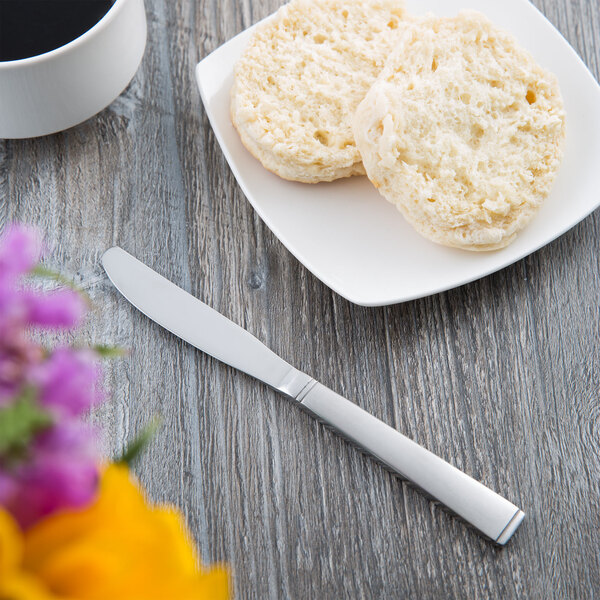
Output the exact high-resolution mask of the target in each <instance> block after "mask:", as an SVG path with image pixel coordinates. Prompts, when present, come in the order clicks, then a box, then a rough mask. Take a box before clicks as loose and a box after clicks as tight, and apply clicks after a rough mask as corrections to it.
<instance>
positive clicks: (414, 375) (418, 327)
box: [0, 0, 600, 599]
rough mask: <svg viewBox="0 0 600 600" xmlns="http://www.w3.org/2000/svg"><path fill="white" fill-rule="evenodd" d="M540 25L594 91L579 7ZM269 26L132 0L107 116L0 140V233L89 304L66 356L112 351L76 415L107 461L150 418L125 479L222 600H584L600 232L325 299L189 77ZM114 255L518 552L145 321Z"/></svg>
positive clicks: (549, 3)
mask: <svg viewBox="0 0 600 600" xmlns="http://www.w3.org/2000/svg"><path fill="white" fill-rule="evenodd" d="M536 4H537V5H538V6H539V7H540V8H541V9H542V10H543V11H544V13H545V14H546V15H547V16H548V18H549V19H550V20H551V21H552V22H553V23H554V24H555V25H556V26H557V27H558V29H559V30H560V31H561V32H562V33H563V34H564V35H565V37H566V38H567V39H568V40H569V42H570V43H571V44H572V45H573V46H574V47H575V49H576V50H577V51H578V52H579V54H580V55H581V56H582V57H583V59H584V61H585V62H586V63H587V65H588V66H589V67H590V69H591V70H592V72H593V73H594V75H595V76H596V77H598V76H599V75H600V41H599V36H600V5H599V3H598V0H537V1H536ZM277 6H278V1H277V0H262V1H260V2H251V0H220V1H218V2H217V1H215V0H212V1H207V0H200V1H198V2H189V1H188V0H169V1H168V2H167V1H166V0H147V11H148V17H149V45H148V48H147V51H146V55H145V58H144V61H143V65H142V68H141V70H140V71H139V73H138V74H137V76H136V78H135V79H134V81H133V83H132V84H131V85H130V87H129V88H128V89H127V91H126V92H125V93H124V94H123V96H121V98H119V99H118V100H117V101H116V102H115V103H114V104H112V106H110V107H109V108H108V109H106V110H105V111H104V112H103V113H102V114H100V115H99V116H98V117H97V118H94V119H91V120H90V121H88V122H87V123H85V124H83V125H81V126H79V127H76V128H74V129H72V130H70V131H67V132H65V133H61V134H58V135H54V136H50V137H46V138H42V139H35V140H26V141H5V142H0V226H1V225H4V224H6V223H7V222H9V221H12V220H19V221H28V222H32V223H36V224H38V225H40V226H41V227H42V228H43V229H44V230H45V231H46V232H47V235H48V238H49V239H50V240H51V241H52V242H53V243H54V252H53V254H52V255H51V258H50V259H49V264H50V265H52V266H54V267H59V268H61V269H62V270H64V271H66V272H67V273H70V274H72V275H74V277H75V278H76V279H77V280H78V281H79V282H80V283H81V284H82V285H83V287H85V288H86V289H87V290H88V292H89V293H90V295H91V296H92V298H93V300H94V301H95V308H94V310H93V312H92V314H91V315H90V318H89V320H88V323H87V325H86V327H85V329H84V331H82V332H81V334H80V339H81V340H82V341H85V342H88V341H90V340H91V341H93V342H98V343H99V342H107V343H117V344H121V345H123V346H126V347H129V348H131V354H130V356H129V358H128V359H127V360H119V361H116V362H114V363H111V364H109V365H107V385H108V386H110V388H111V389H112V396H113V399H112V401H111V402H109V403H108V404H107V405H106V406H104V407H103V408H101V409H100V410H99V411H98V412H97V413H96V415H95V417H94V418H95V420H97V421H98V422H100V423H101V424H102V425H103V426H104V427H105V428H107V434H106V436H105V440H104V446H105V449H106V451H107V452H111V453H114V452H117V451H118V450H119V449H120V448H121V447H122V445H123V444H124V442H125V440H127V439H130V438H131V437H132V436H133V435H134V434H135V433H136V431H138V430H140V429H141V428H142V427H143V426H144V425H145V424H146V423H147V422H148V421H149V420H150V419H151V417H152V416H153V415H160V416H161V417H162V419H163V427H162V429H161V430H160V432H159V433H158V435H157V436H156V439H155V442H154V443H153V445H152V446H151V447H150V449H149V450H148V451H147V453H146V454H145V455H144V457H143V458H142V459H141V460H140V462H139V463H138V465H137V471H138V473H139V475H140V477H141V479H142V481H143V482H144V484H145V485H146V486H147V487H148V490H149V492H150V493H151V495H152V497H153V498H155V499H157V500H164V501H170V502H174V503H176V504H178V505H179V506H180V507H181V508H182V509H183V510H184V512H185V514H186V516H187V518H188V521H189V524H190V527H191V530H192V532H193V534H194V536H195V538H196V540H197V543H198V546H199V549H200V551H201V554H202V557H203V559H204V561H205V562H207V563H213V562H215V561H226V562H228V563H229V564H230V565H231V569H232V570H233V573H234V586H235V593H236V597H238V598H300V599H313V598H346V597H347V598H386V599H387V598H404V597H410V598H503V599H504V598H550V597H556V598H559V597H560V598H572V599H575V598H593V597H600V552H599V548H600V445H599V437H600V399H599V391H600V341H599V333H600V331H599V326H600V310H599V298H598V290H599V284H600V282H599V277H600V261H599V259H598V253H599V251H600V241H599V239H600V215H599V214H598V213H596V214H594V215H592V216H591V217H589V218H588V219H586V220H585V221H584V222H583V223H581V224H580V225H579V226H577V227H575V228H574V229H573V230H571V231H570V232H569V233H567V234H566V235H564V236H563V237H561V238H560V239H559V240H557V241H555V242H553V243H552V244H550V245H549V246H548V247H546V248H544V249H543V250H540V251H539V252H537V253H536V254H534V255H533V256H530V257H529V258H527V259H525V260H522V261H521V262H519V263H517V264H515V265H514V266H512V267H509V268H507V269H504V270H503V271H501V272H499V273H497V274H495V275H492V276H490V277H486V278H485V279H483V280H481V281H478V282H475V283H472V284H470V285H467V286H464V287H462V288H460V289H457V290H453V291H450V292H447V293H444V294H440V295H437V296H433V297H431V298H426V299H423V300H419V301H415V302H409V303H406V304H403V305H397V306H391V307H387V308H381V309H370V308H361V307H358V306H354V305H352V304H350V303H349V302H347V301H345V300H343V299H342V298H340V297H339V296H337V295H336V294H334V293H333V292H331V291H330V290H329V289H328V288H327V287H325V286H324V285H323V284H322V283H321V282H319V281H318V280H317V279H316V278H315V277H313V276H312V275H311V274H310V273H309V272H308V271H307V270H306V269H305V268H303V267H302V266H301V265H300V264H299V263H298V261H297V260H296V259H294V258H293V257H292V256H291V254H290V253H289V252H288V251H287V250H286V249H285V248H284V247H283V246H282V244H281V243H280V242H279V241H278V240H277V239H276V238H275V236H274V235H273V234H272V233H271V232H270V231H269V230H268V229H267V227H266V226H265V225H264V224H263V223H262V222H261V220H260V219H259V217H258V216H257V215H256V213H255V212H254V211H253V209H252V208H251V206H250V204H249V203H248V202H247V201H246V200H245V198H244V196H243V195H242V193H241V191H240V189H239V188H238V186H237V184H236V182H235V180H234V178H233V176H232V174H231V172H230V170H229V168H228V166H227V164H226V163H225V160H224V158H223V155H222V153H221V151H220V149H219V147H218V145H217V142H216V140H215V137H214V135H213V133H212V131H211V128H210V126H209V124H208V121H207V118H206V116H205V114H204V111H203V108H202V106H201V102H200V98H199V94H198V92H197V89H196V86H195V83H194V79H193V68H194V65H195V63H196V62H197V61H198V59H200V58H202V57H203V56H205V55H206V54H207V53H209V52H210V51H212V50H213V49H215V48H216V47H217V46H219V45H220V44H221V43H223V42H224V41H226V40H227V39H229V38H230V37H232V36H233V35H234V34H236V33H238V32H239V31H241V30H242V29H244V28H245V27H247V26H248V25H250V24H252V23H254V22H255V21H257V20H259V19H260V18H262V17H264V16H265V15H267V14H269V13H270V12H272V11H273V10H275V9H276V8H277ZM599 168H600V165H599ZM599 193H600V192H599ZM114 244H119V245H121V246H122V247H124V248H125V249H127V250H129V251H131V252H132V253H133V254H135V255H136V256H138V257H139V258H141V259H143V260H144V261H146V262H147V263H148V264H150V265H151V266H152V267H154V268H155V269H156V270H158V271H159V272H160V273H162V274H164V275H166V276H168V277H169V278H171V279H172V280H173V281H175V282H177V283H178V284H180V285H181V286H183V287H184V288H186V289H188V290H189V291H191V292H192V293H193V294H195V295H196V296H198V297H199V298H201V299H202V300H204V301H206V302H208V303H209V304H210V305H212V306H213V307H214V308H216V309H217V310H219V311H221V312H223V313H224V314H225V315H227V316H228V317H230V318H231V319H233V320H234V321H236V322H237V323H239V324H240V325H242V326H243V327H245V328H247V329H248V330H250V331H251V332H252V333H254V334H255V335H256V336H258V337H259V338H260V339H261V340H263V341H264V342H266V343H267V344H268V345H269V346H270V347H271V348H273V350H275V351H276V352H277V353H279V354H280V355H281V356H283V357H284V358H286V359H287V360H289V361H290V362H293V363H294V364H295V365H296V366H298V367H299V368H302V369H304V370H306V371H307V372H309V373H311V374H312V375H314V376H315V377H316V378H318V379H319V380H321V381H322V382H323V383H325V384H327V385H329V386H330V387H332V388H334V389H335V390H337V391H339V392H340V393H342V394H345V395H347V396H348V397H350V398H352V399H354V400H356V402H357V403H358V404H360V405H361V406H362V407H364V408H365V409H367V410H369V411H371V412H372V413H373V414H375V415H376V416H378V417H380V418H382V419H384V420H385V421H387V422H388V423H390V424H391V425H393V426H394V427H396V428H397V429H399V430H400V431H402V432H404V433H405V434H407V435H408V436H410V437H412V438H413V439H415V440H416V441H418V442H419V443H421V444H423V445H425V446H426V447H428V448H429V449H431V450H432V451H434V452H436V453H438V454H439V455H441V456H442V457H444V458H446V459H447V460H449V461H450V462H452V463H453V464H455V465H456V466H457V467H459V468H461V469H463V470H465V471H466V472H467V473H469V474H471V475H473V476H474V477H476V478H478V479H480V480H481V481H482V482H484V483H485V484H486V485H488V486H490V487H492V488H493V489H495V490H497V491H498V492H500V493H502V494H503V495H504V496H506V497H507V498H509V499H511V500H512V501H514V502H515V503H516V504H518V505H519V506H521V507H522V508H523V509H524V510H525V511H526V513H527V517H526V520H525V521H524V523H523V525H522V526H521V528H520V530H519V531H518V532H517V534H516V535H515V537H514V538H513V539H512V540H511V542H510V543H509V545H508V546H507V547H506V548H505V549H503V550H502V549H497V548H495V547H494V546H492V545H491V544H490V543H488V542H486V541H484V540H483V539H481V538H480V537H479V536H478V535H476V534H475V533H474V532H473V531H471V530H469V529H467V528H466V527H465V526H464V525H462V524H461V523H459V522H458V521H457V520H455V519H453V518H451V517H449V516H448V515H447V514H446V513H445V512H444V511H442V510H441V509H440V508H439V507H436V506H434V505H433V504H431V503H429V501H428V500H426V499H425V498H424V497H423V496H422V495H420V494H419V493H418V492H416V491H414V490H413V489H412V488H409V487H408V486H407V485H406V484H405V483H403V482H401V481H400V480H399V479H397V478H395V477H393V476H392V475H390V474H389V473H387V472H386V471H384V470H383V469H382V468H381V467H379V466H378V465H377V464H375V463H374V462H372V461H370V460H368V459H367V458H365V457H364V456H363V455H361V454H360V453H358V452H357V451H356V450H354V449H353V448H351V447H350V446H349V445H347V444H346V443H345V442H343V441H341V440H340V439H338V438H337V437H336V436H335V435H333V434H332V433H330V432H329V431H327V430H325V429H324V428H323V427H322V426H321V425H319V424H317V423H316V422H315V421H313V420H311V419H310V418H309V417H308V416H307V415H305V414H304V413H302V412H300V411H298V410H297V409H296V408H295V407H294V406H292V405H291V404H289V403H287V402H286V401H285V400H283V399H281V398H280V397H278V396H277V395H276V394H275V393H274V392H272V391H271V390H269V389H267V388H266V387H265V386H263V385H261V384H258V383H257V382H256V381H254V380H251V379H250V378H248V377H246V376H244V375H241V374H239V373H236V372H234V371H233V370H232V369H230V368H227V367H225V366H223V365H221V364H218V363H217V362H216V361H214V360H212V359H210V358H208V357H207V356H205V355H203V354H201V353H200V352H197V351H196V350H194V349H193V348H191V347H189V346H187V345H186V344H185V343H183V342H182V341H180V340H178V339H176V338H174V337H173V336H172V335H170V334H168V333H166V332H165V331H162V330H161V329H160V328H158V327H157V326H156V325H154V324H153V323H152V322H150V321H149V320H148V319H146V318H144V317H143V316H142V315H141V314H139V313H138V312H136V311H135V310H134V309H133V308H132V307H131V306H130V305H129V304H128V303H127V302H125V301H124V300H123V299H122V298H121V297H120V296H119V295H118V293H116V292H115V290H114V289H113V288H112V286H111V285H110V284H109V282H108V280H107V278H106V276H105V275H104V273H103V271H102V269H101V268H100V266H99V258H100V255H101V253H102V252H103V251H104V250H105V249H106V248H108V247H109V246H111V245H114Z"/></svg>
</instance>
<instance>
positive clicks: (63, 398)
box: [31, 348, 103, 416]
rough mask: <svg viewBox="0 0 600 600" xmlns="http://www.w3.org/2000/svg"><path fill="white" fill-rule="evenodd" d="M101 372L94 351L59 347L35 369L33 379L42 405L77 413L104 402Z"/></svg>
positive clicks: (71, 414)
mask: <svg viewBox="0 0 600 600" xmlns="http://www.w3.org/2000/svg"><path fill="white" fill-rule="evenodd" d="M100 374H101V371H100V367H99V365H98V363H97V362H96V360H95V355H94V354H93V353H92V352H91V351H89V350H72V349H70V348H59V349H58V350H55V351H54V352H53V353H52V355H51V356H50V357H49V358H48V360H46V361H45V362H43V363H41V364H40V365H39V366H38V367H37V368H36V369H35V370H34V372H33V374H32V378H31V382H32V383H33V384H34V385H35V387H36V388H37V389H38V390H39V399H40V404H41V405H42V406H43V407H45V408H48V409H51V410H53V411H55V412H58V413H59V414H61V415H69V416H78V415H81V414H83V413H85V412H86V411H88V410H89V409H90V408H92V407H94V406H96V405H97V404H99V403H100V402H102V399H103V394H102V390H101V388H100V383H99V379H100Z"/></svg>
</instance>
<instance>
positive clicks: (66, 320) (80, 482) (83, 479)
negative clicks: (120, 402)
mask: <svg viewBox="0 0 600 600" xmlns="http://www.w3.org/2000/svg"><path fill="white" fill-rule="evenodd" d="M41 253H42V242H41V238H40V236H39V235H38V234H37V232H36V231H35V230H33V229H31V228H28V227H17V226H12V227H9V228H8V229H7V230H6V231H5V233H4V234H3V235H2V236H0V420H1V419H4V421H3V425H4V429H3V431H7V432H9V433H8V435H7V437H6V439H3V440H0V441H1V442H3V444H0V448H2V450H1V451H0V505H3V506H5V507H6V508H7V509H8V510H9V511H10V512H12V513H13V515H14V516H15V517H16V518H17V520H18V521H19V522H20V523H21V525H22V526H24V527H27V526H29V525H31V524H32V523H34V522H35V521H36V520H38V519H40V518H41V517H43V516H45V515H48V514H50V513H53V512H55V511H57V510H60V509H63V508H78V507H82V506H84V505H86V504H87V503H88V502H90V501H91V500H92V498H93V496H94V494H95V491H96V487H97V482H98V464H99V457H98V455H97V454H96V451H95V449H94V442H95V431H94V430H93V429H92V428H90V427H89V426H88V425H86V424H85V423H83V422H82V421H80V420H79V419H78V417H80V416H81V415H83V414H84V413H86V412H87V411H88V410H89V409H90V408H92V407H94V406H95V405H97V404H98V403H99V402H101V400H102V399H103V393H102V389H101V385H100V379H101V371H100V367H99V365H98V363H97V362H96V360H95V358H96V355H95V353H94V352H92V351H91V350H74V349H72V348H66V347H63V348H58V349H56V350H54V351H52V352H51V353H50V354H48V353H47V352H46V351H44V349H43V348H42V347H41V346H40V345H39V344H37V343H35V342H34V341H33V340H32V339H31V338H30V336H29V329H30V328H31V327H32V326H33V327H41V328H44V329H69V328H72V327H75V326H77V325H78V324H79V323H80V322H81V320H82V318H83V316H84V314H85V312H86V308H87V307H86V303H85V301H84V300H83V298H82V297H81V296H80V295H79V294H77V293H76V292H75V291H73V290H70V289H58V290H53V291H50V292H39V291H34V290H32V289H31V288H28V287H24V286H23V284H22V282H21V278H22V277H23V276H25V275H27V274H28V273H30V272H31V271H32V269H33V268H34V267H35V266H36V264H37V263H38V261H39V259H40V257H41ZM24 398H26V400H24ZM19 399H20V400H19ZM19 402H21V403H23V402H27V403H29V404H28V405H27V406H25V409H24V410H23V411H21V410H20V409H21V407H22V406H24V405H23V404H19ZM38 415H41V421H40V419H39V418H38ZM28 419H29V420H28ZM11 435H12V438H11ZM13 438H14V439H13Z"/></svg>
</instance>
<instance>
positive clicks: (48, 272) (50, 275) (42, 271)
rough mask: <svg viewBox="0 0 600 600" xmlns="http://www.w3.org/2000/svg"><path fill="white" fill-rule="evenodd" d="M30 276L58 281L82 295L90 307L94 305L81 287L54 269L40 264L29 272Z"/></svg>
mask: <svg viewBox="0 0 600 600" xmlns="http://www.w3.org/2000/svg"><path fill="white" fill-rule="evenodd" d="M29 274H30V275H33V276H34V277H42V278H44V279H51V280H52V281H56V282H57V283H60V284H61V285H64V286H65V287H68V288H70V289H72V290H74V291H75V292H77V293H78V294H80V295H81V296H82V297H83V299H84V300H85V301H86V302H87V303H88V304H89V305H91V303H92V301H91V299H90V297H89V296H88V295H87V294H86V292H85V291H84V290H83V289H82V288H81V287H79V286H78V285H77V284H76V283H75V282H74V281H73V280H72V279H69V278H68V277H65V276H64V275H63V274H62V273H59V272H58V271H54V270H52V269H49V268H48V267H45V266H44V265H39V264H38V265H36V266H35V267H34V268H33V269H31V271H29Z"/></svg>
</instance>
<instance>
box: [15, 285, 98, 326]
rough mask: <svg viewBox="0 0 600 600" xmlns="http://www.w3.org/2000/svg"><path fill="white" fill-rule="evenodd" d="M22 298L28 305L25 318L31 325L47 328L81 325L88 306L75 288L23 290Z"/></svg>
mask: <svg viewBox="0 0 600 600" xmlns="http://www.w3.org/2000/svg"><path fill="white" fill-rule="evenodd" d="M21 299H22V301H23V304H24V306H25V307H26V311H25V319H26V321H27V323H28V324H29V325H38V326H41V327H44V328H45V329H71V328H72V327H76V326H77V325H79V324H80V323H81V321H82V319H83V317H84V316H85V313H86V310H87V306H86V303H85V301H84V300H83V298H82V297H81V296H80V295H79V294H78V293H77V292H76V291H74V290H68V289H61V290H53V291H51V292H46V293H45V294H40V293H36V292H31V291H23V292H22V293H21Z"/></svg>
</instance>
